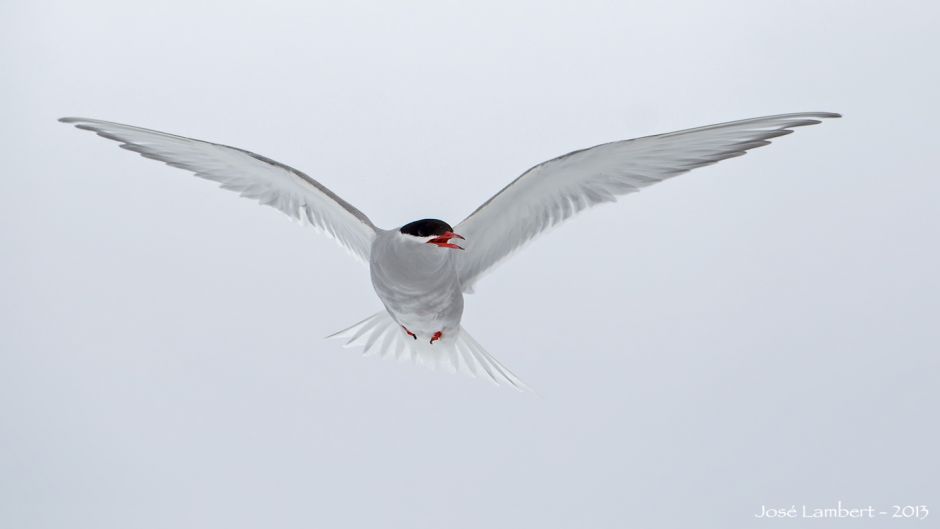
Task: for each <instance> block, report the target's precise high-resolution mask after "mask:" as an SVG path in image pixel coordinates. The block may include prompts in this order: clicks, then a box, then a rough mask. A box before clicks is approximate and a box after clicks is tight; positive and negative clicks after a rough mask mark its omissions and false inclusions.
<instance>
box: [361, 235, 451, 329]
mask: <svg viewBox="0 0 940 529" xmlns="http://www.w3.org/2000/svg"><path fill="white" fill-rule="evenodd" d="M458 251H460V250H453V249H448V248H440V247H437V246H434V245H431V244H425V243H422V242H417V241H411V240H407V239H405V237H404V236H402V235H401V234H400V233H399V232H398V230H391V231H387V232H381V233H379V234H378V236H377V237H376V238H375V242H373V244H372V252H371V256H370V263H369V264H370V268H371V272H372V286H373V288H375V293H376V294H378V296H379V299H381V300H382V303H383V304H384V305H385V308H386V309H387V310H388V312H389V314H391V315H392V317H393V318H394V319H395V320H396V321H397V322H398V323H399V324H401V325H404V326H405V327H407V328H408V329H409V330H410V331H411V332H413V333H415V334H416V335H417V336H418V339H419V340H421V339H424V340H428V339H430V337H431V336H432V335H433V334H434V333H435V332H437V331H441V332H442V333H443V339H445V340H446V339H447V338H448V335H451V336H455V334H456V331H457V328H458V326H459V325H460V317H461V315H462V314H463V293H462V292H461V288H460V282H459V279H458V277H457V268H456V259H455V257H456V255H455V252H458Z"/></svg>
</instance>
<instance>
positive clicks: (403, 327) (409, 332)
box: [401, 325, 418, 340]
mask: <svg viewBox="0 0 940 529" xmlns="http://www.w3.org/2000/svg"><path fill="white" fill-rule="evenodd" d="M401 328H402V329H405V332H406V333H408V336H411V337H412V338H414V339H415V340H417V339H418V337H417V336H416V335H415V333H413V332H411V331H409V330H408V327H405V326H404V325H402V326H401Z"/></svg>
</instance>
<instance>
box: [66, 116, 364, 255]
mask: <svg viewBox="0 0 940 529" xmlns="http://www.w3.org/2000/svg"><path fill="white" fill-rule="evenodd" d="M59 121H61V122H63V123H73V124H75V126H76V127H78V128H80V129H84V130H90V131H92V132H96V133H97V134H98V135H99V136H101V137H103V138H108V139H109V140H115V141H118V142H121V147H122V148H124V149H127V150H130V151H134V152H136V153H139V154H140V155H141V156H143V157H145V158H151V159H154V160H159V161H161V162H165V163H166V164H167V165H170V166H173V167H178V168H180V169H186V170H187V171H192V172H193V173H195V174H196V176H198V177H201V178H205V179H207V180H212V181H214V182H218V183H220V184H221V187H222V188H223V189H229V190H231V191H236V192H238V193H239V194H240V195H241V196H243V197H246V198H253V199H255V200H257V201H258V202H260V203H261V204H264V205H267V206H272V207H275V208H277V209H279V210H281V211H283V212H284V213H286V214H288V215H289V216H291V217H293V218H295V219H298V220H300V221H307V222H309V223H310V224H311V225H312V226H314V227H315V228H318V229H319V230H320V231H322V232H324V233H325V234H327V235H328V236H329V237H331V238H333V239H334V240H336V241H337V242H338V243H340V244H341V245H342V246H344V247H345V248H346V249H347V250H349V251H350V252H351V253H352V254H353V255H355V256H356V257H358V258H359V259H361V260H362V261H364V262H366V263H368V262H369V253H370V251H371V248H372V240H373V239H374V238H375V233H376V227H375V226H374V225H373V224H372V221H370V220H369V218H368V217H366V216H365V215H364V214H363V213H362V212H361V211H359V210H358V209H356V208H354V207H353V206H352V205H351V204H349V203H348V202H346V201H345V200H343V199H342V198H340V197H338V196H336V194H334V193H333V192H332V191H330V190H329V189H327V188H326V187H324V186H323V184H321V183H319V182H317V181H316V180H314V179H313V178H310V177H309V176H307V175H305V174H304V173H302V172H300V171H298V170H296V169H293V168H291V167H288V166H286V165H284V164H282V163H278V162H275V161H274V160H271V159H270V158H265V157H264V156H261V155H258V154H255V153H252V152H248V151H245V150H242V149H238V148H235V147H229V146H227V145H219V144H217V143H209V142H206V141H200V140H194V139H191V138H184V137H182V136H175V135H173V134H167V133H165V132H157V131H155V130H148V129H142V128H139V127H132V126H130V125H121V124H120V123H111V122H109V121H100V120H97V119H85V118H62V119H60V120H59Z"/></svg>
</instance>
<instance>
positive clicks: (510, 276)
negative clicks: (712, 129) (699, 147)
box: [0, 0, 940, 529]
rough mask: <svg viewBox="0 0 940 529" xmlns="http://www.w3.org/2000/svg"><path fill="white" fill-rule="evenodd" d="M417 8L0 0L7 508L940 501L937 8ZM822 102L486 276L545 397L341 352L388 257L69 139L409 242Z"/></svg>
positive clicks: (388, 523)
mask: <svg viewBox="0 0 940 529" xmlns="http://www.w3.org/2000/svg"><path fill="white" fill-rule="evenodd" d="M272 4H279V5H275V6H272ZM394 4H398V5H393V3H392V2H374V3H370V2H348V3H346V2H344V3H340V2H297V3H295V4H287V3H283V2H252V3H243V2H225V3H217V2H198V1H197V2H194V1H192V0H186V1H176V0H172V1H170V0H167V1H161V2H145V3H141V4H140V5H135V3H133V2H126V1H111V2H103V1H85V2H42V3H40V2H27V1H16V0H13V1H9V0H8V1H5V2H3V3H2V4H0V20H2V22H0V29H2V31H0V66H2V71H3V72H4V82H3V83H0V95H2V97H3V101H4V102H5V103H4V104H3V112H2V120H0V139H2V140H3V145H4V146H5V147H4V149H3V162H4V164H5V169H4V171H3V173H4V177H3V178H0V192H2V196H3V197H4V198H5V200H4V207H3V208H0V244H2V248H3V259H2V260H0V321H2V324H0V325H2V327H0V330H2V332H0V526H2V527H9V528H17V529H30V528H63V527H67V528H69V529H79V528H88V529H106V528H115V529H117V528H121V529H126V528H168V527H174V528H188V527H194V528H195V527H199V528H205V527H226V528H242V527H245V528H248V527H279V528H310V527H329V528H347V527H350V528H351V527H389V528H390V527H395V528H399V527H400V528H408V529H414V528H442V527H447V528H473V527H539V528H543V527H550V528H555V527H559V528H562V527H585V528H608V527H611V528H613V527H667V528H689V527H722V528H730V527H771V526H772V527H792V528H796V527H802V526H804V522H803V521H800V520H786V521H780V520H778V521H767V520H754V519H753V515H754V514H755V513H757V512H759V510H760V507H761V505H765V504H766V505H780V506H787V507H788V506H790V505H794V504H795V505H797V506H799V505H802V504H808V505H811V506H815V505H820V506H831V505H834V504H835V502H837V501H838V500H842V501H843V502H846V503H847V504H853V505H855V504H857V505H859V506H867V505H869V504H871V505H874V506H876V508H879V507H880V508H882V509H883V510H886V509H889V508H890V506H891V505H894V504H902V505H903V504H928V506H929V507H930V508H932V509H933V510H934V511H940V502H938V501H937V500H938V498H940V484H938V479H937V476H938V475H940V457H938V454H937V450H936V447H937V446H940V430H938V427H937V422H936V416H937V408H938V402H940V399H938V397H940V389H938V388H940V386H938V384H937V380H938V374H940V365H938V364H940V361H938V350H940V347H938V346H940V329H938V313H940V301H938V300H940V297H938V296H940V284H938V279H937V270H940V251H938V246H937V241H938V234H940V216H938V207H937V197H938V196H940V179H938V178H937V176H938V175H937V170H936V167H937V166H938V157H940V150H938V148H937V130H936V129H937V126H936V125H937V123H938V122H940V106H938V104H937V99H936V98H937V91H938V85H940V75H938V62H937V50H938V46H940V38H938V36H937V29H936V20H937V17H938V15H940V12H938V8H936V7H935V3H933V2H902V3H886V2H881V3H877V4H879V6H878V7H876V6H875V4H876V3H875V2H818V1H813V2H772V3H771V2H752V1H751V2H714V1H713V2H700V3H698V2H697V3H672V4H670V3H666V2H596V3H595V2H571V3H570V4H568V5H557V4H548V3H545V2H528V3H523V2H509V3H508V4H509V5H507V3H505V2H498V3H492V4H489V5H486V4H485V3H480V2H474V3H470V2H466V3H458V2H441V1H436V2H427V3H400V2H399V3H394ZM863 4H864V7H863ZM796 111H834V112H841V113H843V114H844V115H845V117H844V118H843V119H841V120H833V121H827V122H826V123H824V124H822V125H819V126H815V127H809V128H803V129H799V130H798V131H797V133H795V134H793V135H791V136H787V137H785V138H781V139H779V140H778V141H776V142H775V143H774V145H772V146H770V147H767V148H764V149H759V150H757V151H755V152H752V153H751V154H749V155H748V156H745V157H744V158H740V159H734V160H729V161H727V162H723V163H721V164H718V165H717V166H713V167H708V168H704V169H700V170H696V171H694V172H692V173H690V174H687V175H684V176H681V177H679V178H677V179H674V180H671V181H669V182H666V183H663V184H661V185H658V186H654V187H652V188H649V189H648V190H645V191H644V192H643V193H640V194H636V195H630V196H627V197H625V198H624V199H623V200H621V201H620V202H619V203H617V204H615V205H608V206H604V207H600V208H598V209H595V210H592V211H589V212H587V213H585V214H582V215H580V216H578V217H576V218H575V219H573V220H572V221H569V222H568V223H566V224H565V225H564V226H562V227H560V228H558V229H556V230H554V231H552V232H551V233H549V234H548V235H546V236H544V237H542V238H540V239H539V240H537V241H536V242H535V243H534V244H532V245H530V246H529V247H528V248H527V249H526V250H525V251H524V252H522V253H520V254H518V255H516V256H515V257H513V258H512V259H511V260H509V261H507V262H506V263H505V264H503V265H502V266H501V267H500V268H499V269H498V270H496V271H494V272H493V273H492V274H490V275H489V276H487V277H486V278H485V279H484V280H483V281H481V282H480V283H479V285H478V288H477V293H476V294H474V295H473V296H469V297H468V298H467V305H466V311H465V314H464V324H465V326H466V327H467V328H468V329H469V330H470V332H472V333H473V335H474V337H475V338H476V339H477V340H478V341H480V342H481V343H482V344H483V345H484V346H485V347H486V348H487V349H488V350H489V351H490V352H491V353H492V354H493V355H495V356H496V357H498V358H499V359H500V360H501V361H503V362H504V363H505V364H506V365H507V366H509V367H510V368H511V369H513V370H514V371H515V372H516V373H517V374H518V375H519V376H520V377H521V378H522V379H523V380H525V381H526V382H527V383H528V384H529V385H530V386H532V387H533V388H535V389H536V390H537V391H538V394H539V395H538V396H533V395H527V394H517V393H515V392H513V391H511V390H508V389H505V388H495V387H493V386H491V385H489V384H486V383H484V382H482V381H479V380H473V379H469V378H465V377H459V376H453V375H447V374H445V373H436V372H431V371H427V370H424V369H420V368H418V367H414V366H411V365H407V364H398V363H395V362H391V361H382V360H376V359H371V358H362V357H361V356H360V355H359V354H358V353H357V352H356V351H354V350H349V349H342V348H341V347H340V346H339V344H337V343H336V342H332V341H326V340H323V339H322V338H323V336H326V335H327V334H330V333H332V332H334V331H336V330H338V329H340V328H343V327H345V326H348V325H350V324H352V323H354V322H356V321H358V320H360V319H362V318H364V317H365V316H367V315H369V314H372V313H373V312H375V311H376V310H378V309H379V308H380V306H381V305H380V303H379V301H378V299H377V298H376V297H375V295H374V293H373V292H372V288H371V285H370V284H369V280H368V270H367V269H366V267H364V266H360V265H358V264H356V263H355V262H353V261H352V260H351V259H350V258H349V256H348V255H346V254H345V252H343V251H342V250H341V249H340V248H339V247H337V245H336V244H335V243H333V242H332V241H330V240H328V239H326V238H325V237H322V236H320V235H318V234H317V233H316V232H314V231H313V230H311V229H309V228H302V227H299V226H298V225H296V224H293V223H291V222H290V221H289V220H288V219H287V218H286V217H284V216H283V215H281V214H280V213H279V212H277V211H275V210H273V209H270V208H262V207H259V206H257V205H255V204H253V203H251V202H249V201H246V200H244V199H239V198H237V197H236V196H235V195H233V194H231V193H227V192H224V191H220V190H218V189H217V188H216V187H215V186H214V185H213V184H211V183H209V182H206V181H203V180H200V179H198V178H194V177H192V176H190V175H188V174H187V173H185V172H182V171H178V170H175V169H171V168H169V167H166V166H164V165H162V164H157V163H154V162H151V161H148V160H144V159H142V158H140V157H138V156H134V155H132V154H131V153H128V152H125V151H122V150H120V149H117V148H116V145H115V144H114V143H112V142H108V141H105V140H102V139H101V138H97V137H94V136H93V135H91V134H88V133H83V132H80V131H77V130H75V129H73V128H71V127H67V126H65V125H63V124H60V123H57V122H56V121H55V119H56V118H58V117H61V116H66V115H77V116H85V117H93V118H101V119H107V120H114V121H120V122H125V123H130V124H135V125H139V126H144V127H148V128H154V129H158V130H165V131H168V132H174V133H179V134H183V135H186V136H191V137H195V138H200V139H206V140H210V141H215V142H220V143H225V144H229V145H235V146H239V147H243V148H246V149H250V150H252V151H255V152H258V153H261V154H264V155H266V156H269V157H271V158H274V159H276V160H279V161H283V162H285V163H288V164H291V165H293V166H295V167H297V168H299V169H301V170H303V171H305V172H306V173H308V174H310V175H311V176H313V177H315V178H317V179H319V180H320V181H321V182H322V183H324V184H325V185H327V186H329V187H330V188H331V189H333V190H334V191H335V192H337V193H338V194H339V195H341V196H342V197H344V198H345V199H347V200H349V201H350V202H351V203H353V204H355V205H356V206H357V207H359V208H360V209H362V210H363V211H364V212H366V213H367V214H368V215H370V216H371V218H372V219H373V220H374V221H375V223H376V224H377V225H379V226H382V227H394V226H400V225H402V224H404V223H406V222H408V221H411V220H414V219H417V218H423V217H437V218H442V219H444V220H447V221H449V222H451V223H456V222H459V221H460V220H461V219H462V218H463V217H464V216H466V215H467V214H468V213H469V212H470V211H472V210H473V209H474V208H475V207H476V206H477V205H479V204H480V203H482V202H483V201H484V200H486V199H487V198H488V197H489V196H490V195H492V194H493V193H495V192H496V191H497V190H499V189H500V188H501V187H502V186H504V185H505V184H506V183H508V182H509V181H510V180H511V179H513V178H515V177H516V176H517V175H518V174H519V173H521V172H522V171H523V170H525V169H526V168H528V167H529V166H531V165H533V164H535V163H538V162H540V161H543V160H546V159H548V158H551V157H554V156H557V155H559V154H562V153H565V152H568V151H570V150H573V149H576V148H581V147H587V146H590V145H594V144H597V143H602V142H606V141H612V140H618V139H625V138H630V137H635V136H641V135H647V134H654V133H660V132H668V131H672V130H678V129H683V128H688V127H693V126H699V125H706V124H710V123H715V122H720V121H728V120H733V119H740V118H747V117H753V116H761V115H767V114H775V113H783V112H796ZM938 515H940V513H938V514H935V515H934V516H938ZM901 523H902V522H898V521H894V522H892V521H891V520H875V521H871V522H868V521H855V522H854V523H853V524H852V527H889V526H890V527H894V526H895V525H897V526H900V525H901ZM906 523H911V522H906ZM914 523H916V522H914ZM925 523H926V524H929V523H930V522H929V521H926V522H920V523H919V524H918V525H917V527H926V525H924V524H925ZM814 525H818V526H819V527H828V526H829V525H827V524H826V522H817V523H816V524H814ZM831 525H833V526H839V527H841V526H843V524H831ZM912 527H913V525H912Z"/></svg>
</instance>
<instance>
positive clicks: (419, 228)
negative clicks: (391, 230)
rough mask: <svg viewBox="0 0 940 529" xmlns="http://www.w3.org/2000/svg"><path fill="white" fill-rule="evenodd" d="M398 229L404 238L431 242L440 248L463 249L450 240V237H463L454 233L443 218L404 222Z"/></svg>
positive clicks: (426, 242)
mask: <svg viewBox="0 0 940 529" xmlns="http://www.w3.org/2000/svg"><path fill="white" fill-rule="evenodd" d="M398 231H399V232H400V233H401V234H402V235H403V236H404V237H405V238H407V239H410V240H414V241H417V242H422V243H425V244H433V245H435V246H440V247H441V248H453V249H455V250H463V248H461V247H460V246H457V245H456V244H452V243H451V242H450V240H451V239H463V237H462V236H460V235H457V234H456V233H454V228H452V227H451V226H450V224H448V223H446V222H444V221H443V220H437V219H421V220H416V221H414V222H409V223H408V224H405V225H404V226H402V227H401V229H400V230H398Z"/></svg>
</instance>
